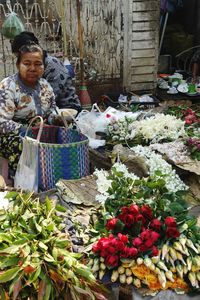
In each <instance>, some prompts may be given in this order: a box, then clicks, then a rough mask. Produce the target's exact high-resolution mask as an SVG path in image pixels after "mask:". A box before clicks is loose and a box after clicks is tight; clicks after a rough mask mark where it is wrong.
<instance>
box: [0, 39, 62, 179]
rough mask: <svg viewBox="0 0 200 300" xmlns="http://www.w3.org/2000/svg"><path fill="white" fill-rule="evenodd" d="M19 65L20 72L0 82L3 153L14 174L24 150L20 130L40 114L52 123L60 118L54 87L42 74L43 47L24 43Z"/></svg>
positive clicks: (0, 129)
mask: <svg viewBox="0 0 200 300" xmlns="http://www.w3.org/2000/svg"><path fill="white" fill-rule="evenodd" d="M16 65H17V69H18V73H16V74H14V75H12V76H9V77H7V78H5V79H4V80H2V81H1V82H0V156H3V157H4V158H6V159H8V160H9V168H10V170H11V173H12V174H13V175H14V173H15V171H16V167H17V163H18V160H19V157H20V154H21V147H22V146H21V140H20V138H19V133H20V132H21V131H22V130H24V129H25V127H27V125H28V123H29V122H30V120H31V119H32V118H34V117H35V116H37V115H39V116H42V117H43V119H45V120H46V122H47V123H49V124H53V123H54V121H56V119H57V116H56V111H55V109H56V104H55V96H54V93H53V90H52V87H51V86H50V84H49V83H48V82H47V81H46V80H45V79H44V78H41V77H42V75H43V72H44V59H43V51H42V49H41V48H40V47H39V46H38V45H29V46H23V47H22V48H21V49H20V51H19V53H18V57H17V63H16Z"/></svg>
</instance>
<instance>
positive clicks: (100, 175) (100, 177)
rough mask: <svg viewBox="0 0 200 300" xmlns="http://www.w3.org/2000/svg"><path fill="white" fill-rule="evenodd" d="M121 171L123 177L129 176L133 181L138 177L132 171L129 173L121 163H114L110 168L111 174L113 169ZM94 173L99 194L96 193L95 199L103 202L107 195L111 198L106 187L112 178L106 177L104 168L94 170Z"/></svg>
mask: <svg viewBox="0 0 200 300" xmlns="http://www.w3.org/2000/svg"><path fill="white" fill-rule="evenodd" d="M114 169H115V170H116V171H117V172H120V173H123V177H124V178H130V179H132V180H133V181H134V180H136V179H139V177H137V176H136V175H135V174H134V173H129V171H128V169H127V167H126V166H125V165H124V164H122V163H118V162H117V163H115V164H114V165H113V166H112V169H111V175H112V174H113V170H114ZM94 175H96V177H97V180H96V183H97V190H98V192H99V193H100V194H97V196H96V200H97V201H98V202H100V203H102V204H103V203H105V201H106V199H107V198H108V196H109V197H111V198H112V195H110V194H109V193H108V189H109V188H110V187H111V184H112V180H110V179H108V176H109V173H108V172H107V171H105V170H95V172H94Z"/></svg>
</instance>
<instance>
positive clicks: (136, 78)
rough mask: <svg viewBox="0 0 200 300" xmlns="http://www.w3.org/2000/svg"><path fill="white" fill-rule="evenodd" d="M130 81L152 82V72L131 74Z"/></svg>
mask: <svg viewBox="0 0 200 300" xmlns="http://www.w3.org/2000/svg"><path fill="white" fill-rule="evenodd" d="M131 82H138V83H139V82H154V74H137V75H135V74H134V75H132V74H131Z"/></svg>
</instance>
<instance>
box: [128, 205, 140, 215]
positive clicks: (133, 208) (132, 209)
mask: <svg viewBox="0 0 200 300" xmlns="http://www.w3.org/2000/svg"><path fill="white" fill-rule="evenodd" d="M129 210H130V212H131V213H133V214H135V215H136V214H138V213H139V207H138V205H136V204H131V206H130V207H129Z"/></svg>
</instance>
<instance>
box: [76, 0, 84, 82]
mask: <svg viewBox="0 0 200 300" xmlns="http://www.w3.org/2000/svg"><path fill="white" fill-rule="evenodd" d="M76 9H77V18H78V41H79V53H80V54H79V58H80V82H81V84H83V82H84V63H83V28H82V24H81V8H80V0H76Z"/></svg>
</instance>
